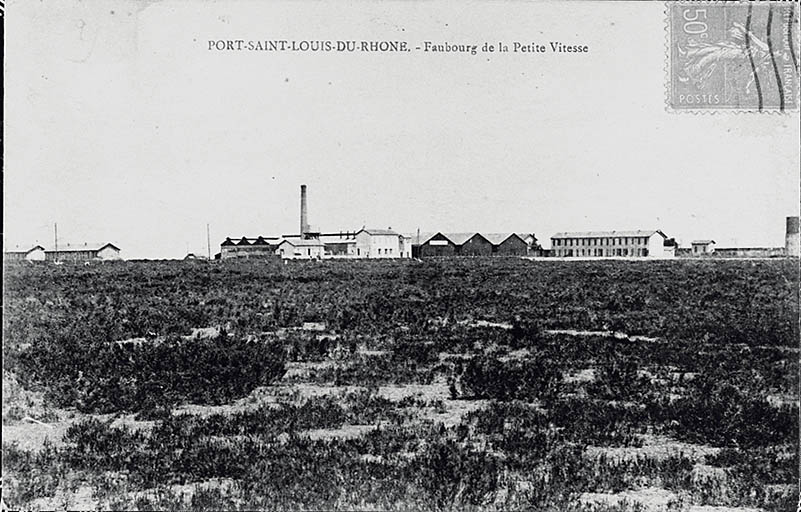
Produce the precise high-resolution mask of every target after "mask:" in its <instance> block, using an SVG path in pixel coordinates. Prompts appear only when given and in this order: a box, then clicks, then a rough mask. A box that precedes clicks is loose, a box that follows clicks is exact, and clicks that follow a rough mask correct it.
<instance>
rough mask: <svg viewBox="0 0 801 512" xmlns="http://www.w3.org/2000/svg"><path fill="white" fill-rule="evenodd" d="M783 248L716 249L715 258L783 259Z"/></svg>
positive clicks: (784, 253)
mask: <svg viewBox="0 0 801 512" xmlns="http://www.w3.org/2000/svg"><path fill="white" fill-rule="evenodd" d="M786 255H787V251H786V250H785V248H784V247H717V248H716V249H715V253H714V254H713V256H714V257H715V258H783V257H785V256H786Z"/></svg>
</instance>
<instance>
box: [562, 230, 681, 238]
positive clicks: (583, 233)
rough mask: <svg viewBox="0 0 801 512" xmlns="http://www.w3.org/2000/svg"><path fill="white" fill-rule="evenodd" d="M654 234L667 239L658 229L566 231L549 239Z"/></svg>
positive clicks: (647, 235)
mask: <svg viewBox="0 0 801 512" xmlns="http://www.w3.org/2000/svg"><path fill="white" fill-rule="evenodd" d="M654 233H659V234H660V235H662V236H663V237H665V238H667V235H665V234H664V233H662V231H660V230H658V229H650V230H641V229H638V230H635V231H568V232H560V233H556V234H555V235H553V236H551V238H552V239H553V238H606V237H615V236H635V237H636V236H646V237H650V236H652V235H653V234H654Z"/></svg>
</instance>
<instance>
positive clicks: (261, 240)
mask: <svg viewBox="0 0 801 512" xmlns="http://www.w3.org/2000/svg"><path fill="white" fill-rule="evenodd" d="M279 242H280V240H279V239H278V238H270V237H263V236H259V237H256V238H248V237H244V236H243V237H242V238H239V239H238V240H233V239H231V238H230V237H229V238H226V239H225V241H224V242H223V243H221V244H220V258H222V259H230V258H270V257H273V256H275V250H276V248H277V247H278V243H279Z"/></svg>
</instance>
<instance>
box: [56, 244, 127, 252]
mask: <svg viewBox="0 0 801 512" xmlns="http://www.w3.org/2000/svg"><path fill="white" fill-rule="evenodd" d="M106 247H111V248H112V249H116V250H118V251H119V250H120V248H119V247H117V246H116V245H114V244H112V243H110V242H106V243H103V242H84V243H82V244H73V243H66V244H58V251H56V249H55V247H50V248H47V249H45V252H80V251H102V250H103V249H105V248H106Z"/></svg>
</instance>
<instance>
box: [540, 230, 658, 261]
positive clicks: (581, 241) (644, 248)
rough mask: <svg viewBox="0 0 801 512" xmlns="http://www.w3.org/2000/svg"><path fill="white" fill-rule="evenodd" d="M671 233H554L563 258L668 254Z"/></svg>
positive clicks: (555, 250)
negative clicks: (667, 246)
mask: <svg viewBox="0 0 801 512" xmlns="http://www.w3.org/2000/svg"><path fill="white" fill-rule="evenodd" d="M666 240H667V235H665V234H664V233H663V232H662V231H660V230H658V229H656V230H650V231H641V230H637V231H583V232H568V233H557V234H555V235H553V236H552V237H551V248H552V251H553V255H554V256H556V257H559V258H571V257H572V258H575V257H579V258H608V257H632V256H633V257H650V258H659V257H665V248H664V246H665V241H666Z"/></svg>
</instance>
